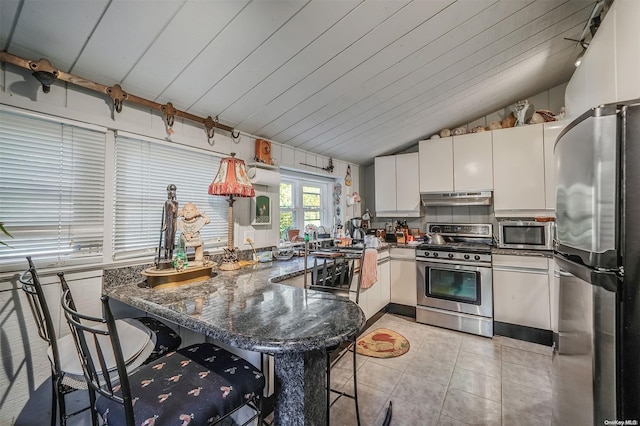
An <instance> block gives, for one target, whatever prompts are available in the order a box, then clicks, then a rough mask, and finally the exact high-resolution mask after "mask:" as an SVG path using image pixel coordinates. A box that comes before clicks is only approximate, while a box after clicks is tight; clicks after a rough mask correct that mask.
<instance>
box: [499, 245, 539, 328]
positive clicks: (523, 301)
mask: <svg viewBox="0 0 640 426" xmlns="http://www.w3.org/2000/svg"><path fill="white" fill-rule="evenodd" d="M493 312H494V313H493V316H494V320H495V321H499V322H504V323H508V324H516V325H522V326H527V327H534V328H539V329H542V330H551V310H550V306H549V262H548V259H547V258H546V257H542V256H513V255H498V254H494V255H493Z"/></svg>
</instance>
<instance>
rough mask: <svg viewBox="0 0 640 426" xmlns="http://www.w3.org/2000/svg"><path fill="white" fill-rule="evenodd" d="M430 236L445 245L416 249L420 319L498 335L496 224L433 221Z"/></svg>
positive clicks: (440, 324)
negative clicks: (493, 275) (494, 269)
mask: <svg viewBox="0 0 640 426" xmlns="http://www.w3.org/2000/svg"><path fill="white" fill-rule="evenodd" d="M427 232H428V233H431V234H436V233H439V234H440V235H442V236H443V237H444V241H443V242H442V241H441V242H442V244H429V243H424V244H420V245H418V246H417V248H416V267H417V290H418V306H417V309H416V321H418V322H420V323H423V324H430V325H435V326H439V327H444V328H449V329H452V330H459V331H464V332H467V333H473V334H478V335H481V336H487V337H492V336H493V283H492V278H491V246H492V244H493V226H492V225H491V224H469V223H462V224H455V223H429V224H427ZM433 240H437V238H434V239H433Z"/></svg>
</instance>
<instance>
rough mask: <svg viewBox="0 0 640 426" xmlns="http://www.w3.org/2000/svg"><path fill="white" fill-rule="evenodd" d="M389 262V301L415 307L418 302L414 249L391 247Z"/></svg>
mask: <svg viewBox="0 0 640 426" xmlns="http://www.w3.org/2000/svg"><path fill="white" fill-rule="evenodd" d="M390 263H391V265H390V267H391V299H390V300H391V303H397V304H400V305H406V306H413V307H415V306H416V305H417V304H418V296H417V290H416V260H415V250H411V249H403V248H392V249H391V262H390Z"/></svg>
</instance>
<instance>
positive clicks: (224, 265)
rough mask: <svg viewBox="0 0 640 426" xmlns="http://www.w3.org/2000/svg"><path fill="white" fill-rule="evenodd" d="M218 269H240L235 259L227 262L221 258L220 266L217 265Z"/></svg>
mask: <svg viewBox="0 0 640 426" xmlns="http://www.w3.org/2000/svg"><path fill="white" fill-rule="evenodd" d="M218 269H219V270H221V271H236V270H238V269H240V264H239V263H238V262H237V261H233V260H231V261H228V262H225V261H224V260H223V261H222V263H220V266H218Z"/></svg>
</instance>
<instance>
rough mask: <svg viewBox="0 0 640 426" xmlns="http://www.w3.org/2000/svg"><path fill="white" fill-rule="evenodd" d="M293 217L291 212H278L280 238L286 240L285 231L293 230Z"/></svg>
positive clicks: (294, 225)
mask: <svg viewBox="0 0 640 426" xmlns="http://www.w3.org/2000/svg"><path fill="white" fill-rule="evenodd" d="M294 219H295V215H294V214H293V212H292V211H290V210H289V211H286V210H285V211H283V210H280V235H281V236H282V238H285V239H287V238H288V237H287V235H286V231H288V230H289V229H295V227H296V224H295V220H294Z"/></svg>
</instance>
